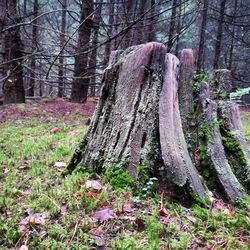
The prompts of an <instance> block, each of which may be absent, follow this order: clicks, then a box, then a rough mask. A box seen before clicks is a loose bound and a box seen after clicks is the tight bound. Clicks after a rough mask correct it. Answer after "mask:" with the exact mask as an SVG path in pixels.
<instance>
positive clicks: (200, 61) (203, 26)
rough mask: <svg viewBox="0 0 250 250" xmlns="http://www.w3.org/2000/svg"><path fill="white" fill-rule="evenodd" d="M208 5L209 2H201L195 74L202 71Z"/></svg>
mask: <svg viewBox="0 0 250 250" xmlns="http://www.w3.org/2000/svg"><path fill="white" fill-rule="evenodd" d="M208 4H209V0H203V8H202V22H201V29H200V42H199V49H198V58H197V73H200V72H201V71H202V68H204V50H205V37H206V28H207V13H208Z"/></svg>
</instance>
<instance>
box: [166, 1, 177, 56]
mask: <svg viewBox="0 0 250 250" xmlns="http://www.w3.org/2000/svg"><path fill="white" fill-rule="evenodd" d="M176 13H177V0H173V3H172V14H171V19H170V25H169V26H170V27H169V32H168V44H167V50H168V52H170V51H171V49H172V47H173V44H174V32H175V29H176V27H175V26H176Z"/></svg>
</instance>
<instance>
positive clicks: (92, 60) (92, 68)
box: [89, 0, 103, 96]
mask: <svg viewBox="0 0 250 250" xmlns="http://www.w3.org/2000/svg"><path fill="white" fill-rule="evenodd" d="M102 2H103V1H102V0H99V4H98V6H97V8H98V10H97V11H96V13H95V16H94V29H93V30H94V32H93V37H92V47H93V48H95V47H97V45H98V35H99V27H100V26H99V24H100V21H101V14H102ZM96 52H97V49H94V50H93V51H92V52H91V54H90V57H89V79H90V85H91V88H90V89H91V92H90V94H91V96H95V84H96V64H97V53H96Z"/></svg>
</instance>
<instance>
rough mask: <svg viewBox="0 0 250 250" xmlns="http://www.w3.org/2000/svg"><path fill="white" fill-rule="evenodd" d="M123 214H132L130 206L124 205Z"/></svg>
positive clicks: (132, 210)
mask: <svg viewBox="0 0 250 250" xmlns="http://www.w3.org/2000/svg"><path fill="white" fill-rule="evenodd" d="M123 212H125V213H132V212H134V209H133V208H132V207H131V204H125V205H124V206H123Z"/></svg>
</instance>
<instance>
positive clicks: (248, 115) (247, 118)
mask: <svg viewBox="0 0 250 250" xmlns="http://www.w3.org/2000/svg"><path fill="white" fill-rule="evenodd" d="M241 119H242V124H243V127H244V133H245V136H246V138H247V140H248V142H249V144H250V112H241Z"/></svg>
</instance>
